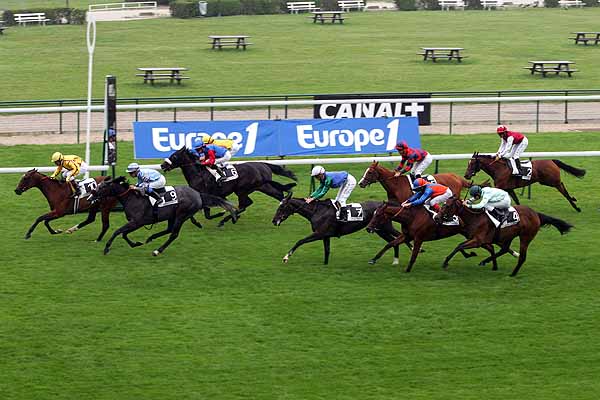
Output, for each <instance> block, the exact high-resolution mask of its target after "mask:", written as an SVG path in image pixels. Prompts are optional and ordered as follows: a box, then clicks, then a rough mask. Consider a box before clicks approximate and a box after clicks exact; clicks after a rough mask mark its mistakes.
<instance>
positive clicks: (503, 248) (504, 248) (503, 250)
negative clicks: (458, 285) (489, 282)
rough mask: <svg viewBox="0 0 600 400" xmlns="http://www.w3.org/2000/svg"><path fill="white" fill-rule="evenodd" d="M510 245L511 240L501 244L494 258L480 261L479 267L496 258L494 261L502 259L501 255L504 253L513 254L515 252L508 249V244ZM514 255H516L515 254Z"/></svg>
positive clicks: (490, 257)
mask: <svg viewBox="0 0 600 400" xmlns="http://www.w3.org/2000/svg"><path fill="white" fill-rule="evenodd" d="M511 243H512V239H510V240H507V241H506V242H504V243H502V246H501V247H500V251H499V252H498V253H496V255H495V257H492V256H489V257H488V258H486V259H484V260H482V261H481V262H480V263H479V266H481V267H483V266H484V265H485V264H487V263H489V262H490V261H492V258H496V259H498V258H500V257H502V256H503V255H505V254H506V253H511V254H514V253H515V252H513V251H512V250H511V249H510V244H511ZM516 254H518V253H516ZM517 257H518V255H517Z"/></svg>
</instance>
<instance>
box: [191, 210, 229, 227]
mask: <svg viewBox="0 0 600 400" xmlns="http://www.w3.org/2000/svg"><path fill="white" fill-rule="evenodd" d="M209 210H210V208H209ZM221 215H225V213H221ZM190 221H192V224H194V225H195V226H196V227H198V228H200V229H202V224H201V223H200V222H198V220H197V219H196V218H195V217H194V216H192V217H190Z"/></svg>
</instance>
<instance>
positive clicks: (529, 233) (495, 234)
mask: <svg viewBox="0 0 600 400" xmlns="http://www.w3.org/2000/svg"><path fill="white" fill-rule="evenodd" d="M515 209H516V210H517V212H518V213H519V217H520V221H519V223H518V224H516V225H513V226H509V227H506V228H502V229H496V226H495V225H494V224H493V223H492V221H490V219H489V218H488V216H487V215H486V213H485V212H484V211H482V210H472V209H470V208H469V207H466V206H465V205H464V204H463V203H462V201H460V200H458V199H455V198H450V199H449V200H448V201H446V204H445V205H444V206H442V210H441V212H440V217H441V218H442V219H444V218H448V217H449V216H451V215H458V216H459V218H460V219H461V220H462V221H463V222H464V224H465V236H466V237H467V240H466V241H464V242H462V243H461V244H459V245H458V246H457V247H456V248H455V249H454V250H453V251H452V252H451V253H450V254H449V255H448V257H446V259H445V260H444V264H443V267H444V268H448V263H449V262H450V260H451V259H452V257H454V255H455V254H456V253H457V252H459V251H461V250H465V249H472V248H475V247H484V246H489V245H491V244H492V243H495V244H497V245H499V246H500V252H499V253H497V254H496V255H492V257H490V258H487V259H485V260H483V261H482V262H481V264H480V265H483V264H486V263H488V262H489V261H492V262H493V267H492V270H494V271H495V270H497V269H498V266H497V264H496V262H495V260H496V258H498V257H500V256H502V255H503V254H505V253H507V252H509V251H510V248H509V247H510V244H511V242H512V241H513V240H514V239H515V238H516V237H519V242H520V250H519V260H518V261H517V265H516V266H515V268H514V269H513V271H512V273H511V274H510V276H516V275H517V273H518V272H519V269H520V268H521V266H522V265H523V263H524V262H525V260H526V259H527V248H528V247H529V244H530V243H531V241H532V240H533V239H534V238H535V236H536V235H537V233H538V231H539V230H540V228H541V227H542V226H545V225H552V226H554V227H555V228H556V229H558V231H559V232H560V233H561V235H563V234H565V233H567V232H569V231H570V230H571V228H572V227H573V226H572V225H570V224H568V223H567V222H565V221H562V220H560V219H558V218H554V217H550V216H548V215H545V214H542V213H538V212H536V211H534V210H532V209H531V208H529V207H527V206H515Z"/></svg>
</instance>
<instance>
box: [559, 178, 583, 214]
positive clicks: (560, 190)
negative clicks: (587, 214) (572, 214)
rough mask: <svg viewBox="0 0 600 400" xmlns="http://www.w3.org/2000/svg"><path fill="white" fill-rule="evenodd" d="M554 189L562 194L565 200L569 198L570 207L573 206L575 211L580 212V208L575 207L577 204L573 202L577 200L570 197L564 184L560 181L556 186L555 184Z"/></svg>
mask: <svg viewBox="0 0 600 400" xmlns="http://www.w3.org/2000/svg"><path fill="white" fill-rule="evenodd" d="M556 189H557V190H558V191H559V192H560V193H561V194H562V195H563V196H565V198H566V199H567V200H569V204H571V207H573V208H574V209H575V210H577V212H581V208H579V207H577V204H575V202H576V201H577V200H576V199H575V197H571V195H570V194H569V192H567V188H566V187H565V184H564V183H562V182H560V184H559V185H558V186H556Z"/></svg>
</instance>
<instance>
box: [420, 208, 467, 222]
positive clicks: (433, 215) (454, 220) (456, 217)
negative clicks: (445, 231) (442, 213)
mask: <svg viewBox="0 0 600 400" xmlns="http://www.w3.org/2000/svg"><path fill="white" fill-rule="evenodd" d="M423 207H425V209H426V210H427V211H428V212H429V214H430V215H431V218H432V219H433V218H435V216H436V215H437V213H436V212H435V211H433V210H432V209H431V207H429V206H428V205H427V204H423ZM434 222H435V220H434ZM442 225H446V226H457V225H460V220H459V219H458V216H456V215H453V216H452V219H451V220H449V221H443V220H442Z"/></svg>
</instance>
